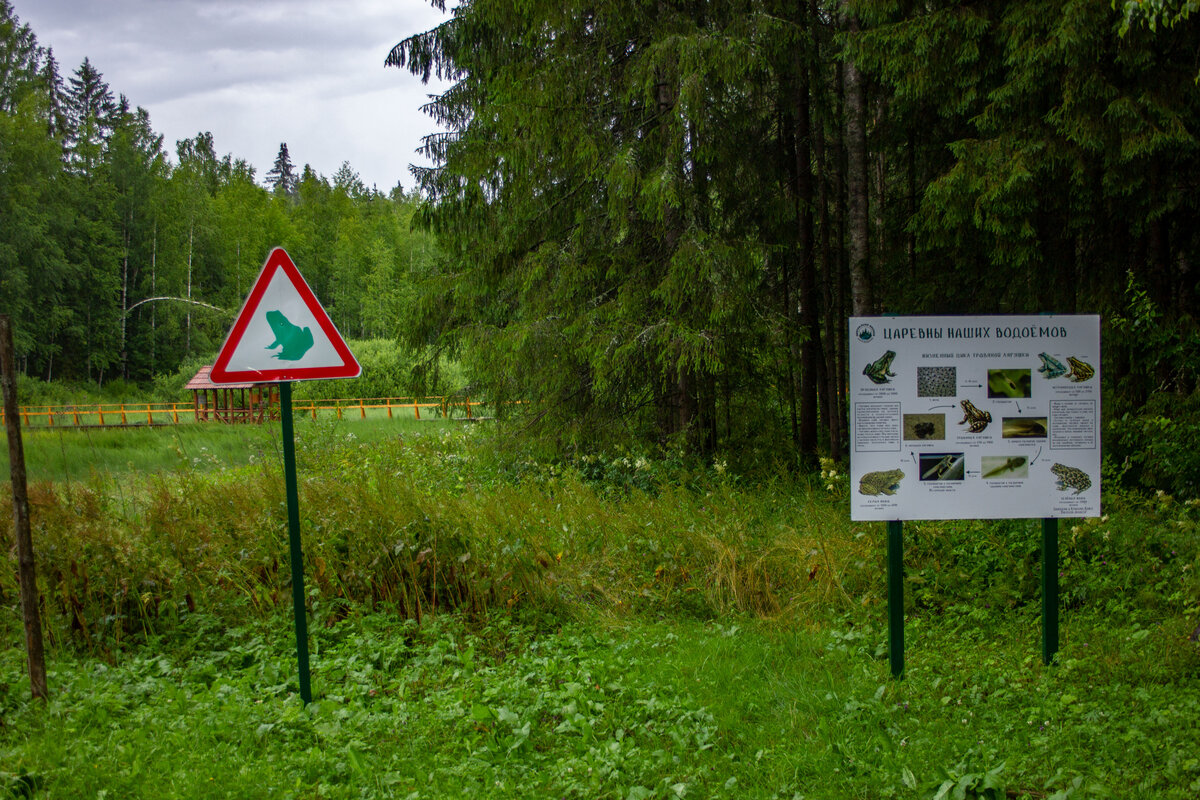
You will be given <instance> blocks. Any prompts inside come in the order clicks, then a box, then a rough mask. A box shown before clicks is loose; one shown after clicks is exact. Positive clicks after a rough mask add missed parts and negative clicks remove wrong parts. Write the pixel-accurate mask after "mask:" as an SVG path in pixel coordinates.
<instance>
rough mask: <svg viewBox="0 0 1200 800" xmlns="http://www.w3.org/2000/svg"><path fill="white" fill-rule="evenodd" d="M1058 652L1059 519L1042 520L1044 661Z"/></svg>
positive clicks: (1049, 662) (1049, 661)
mask: <svg viewBox="0 0 1200 800" xmlns="http://www.w3.org/2000/svg"><path fill="white" fill-rule="evenodd" d="M1057 653H1058V520H1057V519H1054V518H1049V517H1048V518H1046V519H1043V520H1042V662H1043V663H1045V664H1051V663H1053V662H1054V656H1055V655H1056V654H1057Z"/></svg>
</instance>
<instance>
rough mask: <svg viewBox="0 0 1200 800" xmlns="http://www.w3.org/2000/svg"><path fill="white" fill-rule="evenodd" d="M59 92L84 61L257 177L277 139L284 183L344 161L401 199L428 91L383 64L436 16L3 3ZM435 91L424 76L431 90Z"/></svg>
mask: <svg viewBox="0 0 1200 800" xmlns="http://www.w3.org/2000/svg"><path fill="white" fill-rule="evenodd" d="M11 2H12V3H13V7H14V9H15V11H16V13H17V16H18V17H19V18H20V20H21V21H22V22H26V23H28V24H29V25H30V27H31V28H33V31H34V33H35V34H36V35H37V39H38V43H39V44H40V45H42V46H43V47H51V48H53V49H54V57H55V58H56V59H57V60H58V63H59V69H60V71H61V74H62V76H63V80H64V81H66V80H67V79H68V78H69V77H70V76H71V74H72V73H74V71H75V70H76V69H77V68H78V67H79V65H80V64H81V63H82V62H83V59H84V56H87V57H88V58H89V59H90V60H91V63H92V66H94V67H95V68H96V69H97V70H99V71H100V73H101V74H102V75H103V76H104V79H105V81H106V82H107V83H108V85H109V87H110V88H111V89H112V92H113V96H114V97H117V96H119V95H120V94H124V95H125V96H127V97H128V98H129V102H130V105H131V106H142V107H143V108H145V109H146V110H147V111H149V112H150V121H151V124H152V125H153V127H154V130H155V131H157V132H158V133H161V134H162V135H163V146H164V149H166V150H167V151H168V152H169V153H170V154H171V155H172V157H174V153H175V142H176V141H177V140H179V139H184V138H188V137H192V136H195V135H196V134H197V133H200V132H202V131H211V132H212V134H213V138H214V140H215V144H216V148H217V154H218V155H222V156H223V155H224V154H225V153H232V154H233V156H234V158H242V159H245V160H246V161H248V162H250V163H251V164H253V165H254V166H255V167H256V169H257V173H256V174H257V176H258V178H259V180H260V182H261V181H262V179H263V176H264V175H265V174H266V173H267V171H268V170H270V169H271V165H272V164H273V163H274V161H275V156H276V154H277V153H278V152H279V144H280V142H287V145H288V151H289V153H290V155H291V158H292V163H293V164H295V166H296V170H297V172H299V170H300V169H301V168H302V167H303V165H304V164H306V163H307V164H311V165H312V167H313V169H315V170H317V172H319V173H321V174H323V175H325V176H326V177H330V176H332V175H333V173H334V172H335V171H336V170H337V168H338V167H339V166H341V163H342V162H343V161H349V162H350V165H351V167H352V168H353V169H354V170H355V171H356V172H358V174H359V176H360V177H361V178H362V180H363V182H364V183H365V184H366V185H367V186H372V185H376V186H378V188H379V189H380V190H381V191H384V192H386V191H388V190H389V189H391V188H392V187H393V186H395V185H396V182H397V181H401V182H402V183H403V184H404V186H405V188H407V189H412V188H413V184H414V181H413V178H412V175H411V173H410V172H409V170H408V165H409V164H411V163H417V164H427V163H428V161H426V160H425V159H424V158H423V157H422V156H420V155H419V154H417V153H416V152H414V151H415V150H416V149H417V148H418V147H419V146H420V144H421V137H422V136H425V135H427V134H429V133H432V132H434V131H435V130H437V127H436V126H435V124H434V122H433V120H432V119H430V118H429V117H428V116H426V115H425V114H423V113H422V112H421V110H420V108H421V106H422V105H423V104H424V103H426V102H427V101H428V95H430V94H439V93H441V92H442V91H443V90H444V89H445V86H444V85H440V84H435V83H433V82H431V83H430V84H429V85H428V86H426V85H424V84H422V83H421V82H420V81H419V80H417V79H416V78H414V77H413V76H412V75H410V74H409V73H408V72H407V71H404V70H400V69H396V68H395V67H388V68H385V67H384V66H383V61H384V59H385V58H386V57H387V54H388V52H389V51H390V50H391V48H392V47H393V46H394V45H395V44H396V43H397V42H399V41H400V40H401V39H404V38H405V37H407V36H410V35H411V34H414V33H419V32H421V31H426V30H429V29H431V28H433V27H435V26H436V25H438V24H439V23H441V22H442V21H443V20H444V19H446V17H445V15H443V14H442V13H441V12H439V11H437V10H435V9H433V8H431V7H430V6H429V4H428V2H426V0H11ZM435 80H436V79H435Z"/></svg>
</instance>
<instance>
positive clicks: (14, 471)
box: [0, 314, 47, 701]
mask: <svg viewBox="0 0 1200 800" xmlns="http://www.w3.org/2000/svg"><path fill="white" fill-rule="evenodd" d="M16 372H17V371H16V361H15V359H14V358H13V336H12V321H11V320H10V319H9V316H8V315H7V314H0V384H3V395H4V419H5V426H6V427H7V429H8V431H7V432H8V463H9V474H10V475H11V476H12V496H13V534H14V536H15V537H16V540H17V564H18V566H17V573H18V580H19V582H20V593H21V617H22V619H23V620H24V622H25V653H26V658H27V663H28V666H29V685H30V688H31V689H32V691H33V696H34V698H35V699H38V700H42V701H45V700H46V697H47V690H46V653H45V649H44V647H43V645H42V617H41V609H40V605H39V603H38V590H37V567H36V562H35V560H34V557H33V537H32V535H31V533H30V529H29V495H28V493H27V486H26V483H25V450H24V446H23V444H22V442H21V414H20V408H19V407H18V404H17V374H16Z"/></svg>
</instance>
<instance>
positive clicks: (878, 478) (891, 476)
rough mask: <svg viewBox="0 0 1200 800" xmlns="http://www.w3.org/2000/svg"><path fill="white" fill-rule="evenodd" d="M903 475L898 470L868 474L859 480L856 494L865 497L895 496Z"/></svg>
mask: <svg viewBox="0 0 1200 800" xmlns="http://www.w3.org/2000/svg"><path fill="white" fill-rule="evenodd" d="M903 478H904V473H903V472H902V471H901V470H898V469H889V470H883V471H882V472H868V473H867V474H865V475H863V476H862V477H861V478H859V481H858V493H859V494H865V495H876V494H889V495H890V494H895V493H896V490H897V489H899V488H900V481H901V480H902V479H903Z"/></svg>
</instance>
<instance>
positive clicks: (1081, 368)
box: [1067, 356, 1096, 383]
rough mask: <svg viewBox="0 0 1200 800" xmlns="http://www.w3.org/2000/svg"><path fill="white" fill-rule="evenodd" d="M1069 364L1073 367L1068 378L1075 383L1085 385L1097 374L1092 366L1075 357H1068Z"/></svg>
mask: <svg viewBox="0 0 1200 800" xmlns="http://www.w3.org/2000/svg"><path fill="white" fill-rule="evenodd" d="M1067 363H1068V364H1070V365H1071V371H1070V372H1068V373H1067V378H1068V379H1069V380H1071V381H1073V382H1075V383H1083V382H1084V381H1086V380H1088V379H1089V378H1091V377H1092V376H1093V375H1095V374H1096V370H1095V369H1094V368H1093V367H1092V365H1091V364H1089V363H1087V362H1086V361H1080V360H1079V359H1078V358H1076V357H1075V356H1067Z"/></svg>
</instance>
